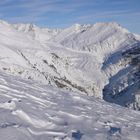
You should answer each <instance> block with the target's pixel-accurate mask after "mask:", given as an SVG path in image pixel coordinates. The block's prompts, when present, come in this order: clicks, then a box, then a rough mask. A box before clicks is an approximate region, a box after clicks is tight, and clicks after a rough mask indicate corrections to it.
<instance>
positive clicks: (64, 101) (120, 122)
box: [0, 72, 140, 140]
mask: <svg viewBox="0 0 140 140" xmlns="http://www.w3.org/2000/svg"><path fill="white" fill-rule="evenodd" d="M139 131H140V112H136V111H133V110H129V109H126V108H122V107H120V106H117V105H113V104H109V103H107V102H105V101H102V100H99V99H96V98H94V97H88V96H86V95H84V94H83V95H82V94H80V93H78V92H68V91H64V90H60V89H58V88H53V87H52V86H46V85H39V84H38V83H36V82H32V81H27V80H23V79H21V78H20V77H14V76H12V75H8V74H5V73H3V72H0V139H1V140H19V139H20V140H139V138H140V133H139Z"/></svg>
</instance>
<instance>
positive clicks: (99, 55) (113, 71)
mask: <svg viewBox="0 0 140 140" xmlns="http://www.w3.org/2000/svg"><path fill="white" fill-rule="evenodd" d="M0 29H1V30H0V49H1V50H2V51H1V52H0V69H1V70H2V71H5V72H9V73H12V74H14V75H18V76H21V77H22V78H27V79H31V80H36V81H39V82H42V83H45V84H49V85H52V86H56V87H59V88H64V89H66V90H73V91H80V92H82V93H85V94H87V95H90V96H95V97H100V98H104V99H105V100H107V101H111V102H112V99H110V97H111V98H112V97H114V96H113V94H115V95H119V93H120V92H121V90H124V89H125V88H127V87H129V86H130V85H131V84H132V83H131V82H130V81H132V79H131V78H130V79H131V80H130V79H129V78H128V77H127V76H125V75H124V74H121V75H119V74H118V73H120V71H121V70H124V69H128V70H129V68H130V67H131V65H130V62H129V61H128V60H127V61H126V57H125V56H123V54H124V53H125V52H127V51H128V50H131V49H133V48H135V46H137V47H139V45H138V43H139V40H138V39H139V36H136V35H135V34H132V33H131V32H129V31H128V30H126V29H124V28H122V27H121V26H120V25H119V24H117V23H97V24H94V25H89V24H87V25H80V24H75V25H73V26H71V27H69V28H66V29H62V30H59V29H57V30H55V29H43V28H42V29H40V28H39V27H37V26H36V25H33V24H25V25H24V24H9V23H7V22H4V21H1V22H0ZM135 67H137V66H135ZM117 75H118V76H121V77H118V76H117ZM115 76H116V79H119V78H120V79H122V81H124V79H123V78H122V77H123V76H124V77H125V78H126V79H127V80H126V81H125V82H124V83H122V81H118V83H115V81H112V80H110V79H112V77H115ZM131 76H132V77H133V73H132V75H131ZM129 80H130V81H129ZM110 81H112V83H111V82H110ZM134 83H135V81H134ZM134 83H133V84H134ZM107 85H109V86H107ZM105 87H107V89H105ZM116 88H118V89H119V90H116ZM108 89H110V91H111V93H110V92H108V93H109V94H108V93H105V92H104V91H106V90H107V91H108ZM114 89H115V90H114ZM106 94H107V96H106ZM132 94H134V93H132ZM108 95H109V99H106V97H108ZM103 96H104V97H103ZM130 97H131V96H130ZM119 98H121V97H119ZM117 100H118V99H117ZM119 100H122V102H123V103H121V104H120V103H119V102H117V103H118V104H120V105H123V106H125V105H126V104H129V102H130V101H129V100H131V98H130V99H129V100H128V101H126V100H124V99H119ZM123 100H124V101H123ZM113 102H115V101H113ZM131 102H132V103H134V104H135V98H132V101H131ZM128 106H129V105H128ZM130 106H131V105H130Z"/></svg>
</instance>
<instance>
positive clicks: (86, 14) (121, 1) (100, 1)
mask: <svg viewBox="0 0 140 140" xmlns="http://www.w3.org/2000/svg"><path fill="white" fill-rule="evenodd" d="M0 19H1V20H6V21H8V22H11V23H21V22H22V23H34V24H36V25H38V26H41V27H49V28H66V27H68V26H71V25H72V24H75V23H79V24H88V23H89V24H94V23H97V22H117V23H119V24H121V25H122V26H123V27H125V28H127V29H128V30H130V31H131V32H134V33H137V34H140V0H0Z"/></svg>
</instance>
